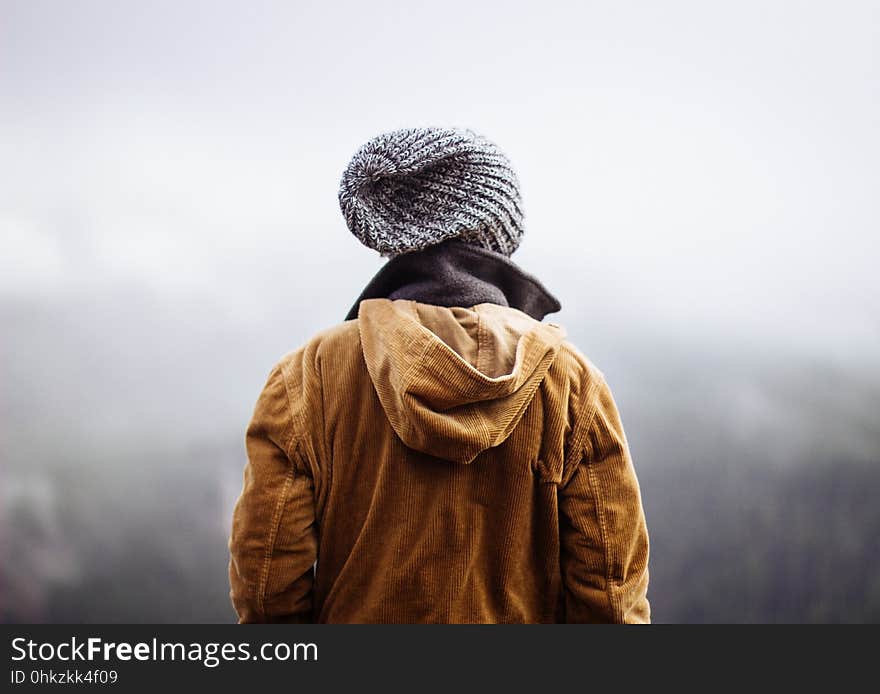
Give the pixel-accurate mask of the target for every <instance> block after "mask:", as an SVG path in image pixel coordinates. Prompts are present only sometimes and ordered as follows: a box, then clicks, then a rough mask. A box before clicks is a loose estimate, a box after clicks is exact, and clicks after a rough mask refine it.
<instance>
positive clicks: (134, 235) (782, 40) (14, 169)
mask: <svg viewBox="0 0 880 694" xmlns="http://www.w3.org/2000/svg"><path fill="white" fill-rule="evenodd" d="M0 8H2V9H0V295H2V296H3V297H5V299H6V300H7V301H13V302H34V301H56V302H57V301H66V300H72V297H87V296H90V295H95V294H101V293H103V294H106V293H108V292H113V291H116V290H117V289H118V288H119V287H127V288H128V289H132V288H133V289H134V290H136V291H141V292H144V293H146V294H148V295H150V296H151V297H153V298H154V299H155V300H156V301H159V302H164V303H166V304H167V305H168V306H169V307H170V306H179V305H181V304H187V305H194V306H198V305H204V306H211V307H214V309H215V310H218V311H222V312H223V315H224V316H226V317H227V318H228V319H229V320H232V321H239V322H241V323H242V324H247V323H248V322H252V321H254V320H257V321H259V320H267V319H271V318H272V317H273V316H274V315H276V314H277V313H280V312H283V311H286V312H287V314H288V315H289V313H290V312H291V311H293V312H296V311H300V310H301V311H303V315H309V316H310V318H309V319H308V321H307V323H306V325H305V326H304V327H303V335H296V336H293V337H295V338H297V339H299V338H301V337H304V336H305V332H306V328H308V330H311V329H312V328H317V327H319V326H320V325H321V324H331V323H333V322H336V321H337V320H339V318H340V317H341V315H344V313H345V310H346V309H347V307H348V305H349V303H350V302H351V299H352V298H353V297H354V296H356V294H357V292H358V291H359V290H360V288H361V286H362V285H363V284H364V283H365V282H366V281H367V279H369V277H370V275H371V274H372V273H373V272H374V271H375V270H376V269H377V268H378V267H379V266H380V263H381V260H380V259H379V258H378V257H377V256H376V254H374V253H373V252H371V251H368V250H367V249H364V248H362V247H360V246H359V245H358V244H357V242H356V241H355V240H354V238H353V237H351V236H350V235H349V234H348V232H347V230H346V229H345V226H344V222H343V220H342V217H341V215H340V213H339V209H338V203H337V200H336V189H337V184H338V180H339V176H340V174H341V172H342V170H343V168H344V166H345V164H346V162H347V161H348V158H349V157H350V155H351V154H352V153H353V152H354V150H355V149H356V148H357V147H358V146H359V145H361V144H362V143H363V142H364V141H366V140H367V139H369V138H370V137H372V136H373V135H375V134H377V133H379V132H382V131H385V130H390V129H394V128H398V127H406V126H418V125H432V124H437V125H444V126H446V125H449V126H463V127H470V128H473V129H475V130H477V131H479V132H482V133H483V134H485V135H487V136H488V137H489V138H490V139H493V140H494V141H495V142H497V143H498V144H499V145H500V146H501V147H502V149H504V150H505V151H506V152H507V153H508V154H509V156H510V157H511V159H512V160H513V162H514V164H515V166H516V168H517V170H518V171H519V174H520V178H521V181H522V187H523V195H524V201H525V206H526V214H527V218H526V224H527V234H526V237H525V241H524V243H523V246H522V248H521V250H520V251H519V252H518V253H517V254H516V256H514V259H515V260H517V261H518V262H520V263H521V264H522V265H523V266H524V267H526V268H527V269H529V270H531V271H533V272H535V273H536V274H538V275H539V276H540V277H541V278H542V279H543V280H544V281H545V283H546V284H547V285H548V286H549V287H550V288H551V289H552V290H554V291H555V292H556V293H557V294H558V295H559V296H560V298H561V299H562V301H563V306H564V310H563V314H562V315H561V316H560V318H561V319H562V321H563V322H565V320H566V319H567V318H568V319H569V320H571V321H573V322H576V321H579V320H581V319H582V318H583V316H597V317H598V318H600V319H603V317H604V319H608V320H620V321H623V322H627V323H631V324H632V325H636V326H637V325H639V324H640V323H641V322H651V323H653V324H655V325H660V326H666V327H667V328H668V329H669V330H670V331H679V332H684V331H687V330H689V329H692V328H695V329H697V330H699V331H707V332H709V333H713V334H717V335H721V336H723V335H731V334H732V335H740V336H743V335H745V336H748V337H749V339H751V337H750V336H752V335H754V336H769V337H772V338H773V339H776V338H778V339H780V340H790V341H792V342H800V343H801V344H803V343H809V344H812V345H814V346H815V348H816V349H817V350H823V349H829V350H837V351H838V352H842V353H848V352H849V351H854V352H863V351H864V352H867V353H871V352H875V351H878V350H876V349H875V348H876V346H877V345H880V313H878V306H880V281H878V278H877V258H878V256H880V253H878V251H880V247H878V246H880V244H878V230H880V209H878V206H880V203H878V194H877V193H878V190H880V180H878V178H880V176H878V161H880V74H878V72H880V71H878V64H880V60H878V59H880V56H878V46H880V4H878V3H876V2H869V1H866V2H833V3H832V2H822V3H815V2H813V3H811V2H767V1H760V2H736V3H732V2H731V3H719V2H662V3H658V2H637V3H632V2H621V1H619V0H615V1H614V2H610V1H609V2H602V3H596V2H568V3H555V2H541V3H532V2H529V3H526V2H523V3H517V2H474V1H473V0H465V1H458V0H455V1H445V2H442V3H441V2H435V3H416V2H410V3H402V2H401V3H392V2H377V1H374V2H314V3H305V2H251V1H248V2H244V1H240V2H207V1H205V2H186V1H181V0H173V1H161V2H157V1H151V2H144V1H143V0H136V1H127V2H121V1H114V2H110V1H106V2H62V1H57V2H45V1H39V0H21V1H18V2H10V1H9V0H0ZM293 346H294V345H291V347H293Z"/></svg>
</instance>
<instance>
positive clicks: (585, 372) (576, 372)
mask: <svg viewBox="0 0 880 694" xmlns="http://www.w3.org/2000/svg"><path fill="white" fill-rule="evenodd" d="M556 361H557V362H558V363H559V365H560V366H561V367H563V369H564V371H565V372H566V374H567V375H568V378H569V381H570V383H571V387H572V391H573V393H580V392H583V393H584V394H586V393H587V392H589V391H590V390H592V389H593V388H594V387H595V386H598V385H599V384H600V383H603V382H604V381H605V374H604V373H602V371H601V369H599V367H597V366H596V364H595V363H593V361H592V359H590V358H589V357H588V356H587V355H585V354H584V353H583V352H581V350H580V349H578V348H577V346H575V344H574V343H572V342H570V341H569V340H563V342H562V344H560V346H559V353H558V354H557V357H556Z"/></svg>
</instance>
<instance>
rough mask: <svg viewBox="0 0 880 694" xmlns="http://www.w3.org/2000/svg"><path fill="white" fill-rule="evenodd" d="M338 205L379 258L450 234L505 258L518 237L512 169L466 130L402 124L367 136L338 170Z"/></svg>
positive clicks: (519, 211)
mask: <svg viewBox="0 0 880 694" xmlns="http://www.w3.org/2000/svg"><path fill="white" fill-rule="evenodd" d="M339 206H340V207H341V208H342V214H343V215H344V216H345V221H346V223H347V224H348V228H349V229H350V230H351V233H353V234H354V235H355V236H357V237H358V239H360V241H361V243H363V244H364V245H365V246H367V247H369V248H372V249H373V250H376V251H379V253H381V254H382V255H383V256H395V255H399V254H401V253H407V252H409V251H415V250H419V249H422V248H426V247H428V246H433V245H435V244H438V243H440V242H441V241H445V240H447V239H452V238H458V239H461V240H462V241H466V242H468V243H472V244H475V245H477V246H482V247H484V248H488V249H490V250H493V251H498V252H499V253H503V254H504V255H510V254H511V253H513V252H514V251H515V250H516V248H517V246H519V242H520V238H521V237H522V234H523V212H522V203H521V201H520V195H519V182H518V181H517V177H516V173H514V171H513V168H512V167H511V165H510V161H509V160H508V159H507V157H506V156H504V154H502V152H501V151H500V150H499V149H498V148H497V147H496V146H495V145H494V144H492V143H491V142H489V141H488V140H487V139H486V138H484V137H482V136H480V135H477V134H476V133H475V132H472V131H471V130H459V129H453V128H407V129H404V130H395V131H394V132H390V133H384V134H382V135H379V136H378V137H376V138H373V139H372V140H370V141H369V142H368V143H367V144H365V145H364V146H363V147H361V148H360V149H359V150H358V151H357V153H355V155H354V157H352V160H351V161H350V162H349V164H348V167H347V168H346V169H345V173H344V174H343V175H342V182H341V183H340V186H339Z"/></svg>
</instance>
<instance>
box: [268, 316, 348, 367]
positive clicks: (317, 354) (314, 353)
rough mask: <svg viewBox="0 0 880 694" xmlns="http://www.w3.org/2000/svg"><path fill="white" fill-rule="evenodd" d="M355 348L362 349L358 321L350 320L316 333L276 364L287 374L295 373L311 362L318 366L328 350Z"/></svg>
mask: <svg viewBox="0 0 880 694" xmlns="http://www.w3.org/2000/svg"><path fill="white" fill-rule="evenodd" d="M355 349H356V350H358V351H360V334H359V332H358V322H357V320H348V321H345V322H344V323H339V324H338V325H334V326H332V327H330V328H326V329H324V330H321V331H320V332H317V333H315V334H314V335H312V337H310V338H309V339H308V340H306V342H304V343H303V344H302V345H300V346H299V347H297V348H296V349H294V350H291V351H290V352H287V353H286V354H284V355H283V356H282V357H281V358H280V359H279V360H278V362H277V363H276V365H275V366H276V368H278V369H281V370H282V371H283V372H284V373H285V374H287V375H293V372H294V371H297V370H299V371H301V370H303V369H304V368H306V367H307V365H308V363H309V362H311V365H313V366H316V365H317V364H316V362H318V361H320V359H321V357H322V356H324V354H325V353H327V352H328V351H330V352H333V353H337V354H338V353H345V351H346V350H348V351H351V350H355Z"/></svg>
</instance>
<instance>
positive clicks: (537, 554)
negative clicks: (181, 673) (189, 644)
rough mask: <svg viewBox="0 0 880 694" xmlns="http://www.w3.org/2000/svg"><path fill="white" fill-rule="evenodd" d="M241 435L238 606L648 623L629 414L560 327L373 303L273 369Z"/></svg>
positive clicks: (293, 613) (337, 615) (257, 612)
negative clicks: (623, 415) (244, 453)
mask: <svg viewBox="0 0 880 694" xmlns="http://www.w3.org/2000/svg"><path fill="white" fill-rule="evenodd" d="M247 446H248V458H249V462H248V465H247V468H246V470H245V485H244V489H243V492H242V496H241V498H240V499H239V502H238V504H237V506H236V510H235V515H234V521H233V532H232V537H231V541H230V549H231V555H232V561H231V563H230V581H231V585H232V599H233V603H234V605H235V607H236V610H237V611H238V614H239V618H240V620H241V621H243V622H261V621H270V622H273V621H275V622H277V621H282V622H297V621H299V622H309V621H315V622H346V623H350V622H394V623H424V622H428V623H433V622H443V623H447V622H451V623H458V622H528V623H534V622H560V621H571V622H645V621H648V620H649V616H650V611H649V605H648V601H647V598H646V591H647V580H648V573H647V561H648V536H647V531H646V527H645V519H644V514H643V512H642V506H641V499H640V494H639V488H638V482H637V479H636V476H635V471H634V469H633V466H632V461H631V459H630V456H629V451H628V448H627V445H626V439H625V436H624V433H623V428H622V425H621V422H620V418H619V415H618V412H617V409H616V407H615V405H614V400H613V398H612V396H611V393H610V390H609V389H608V386H607V384H606V383H605V380H604V378H603V376H602V374H601V373H600V372H599V371H598V370H597V369H596V368H595V367H594V366H593V365H592V364H591V363H590V362H589V361H588V360H587V359H586V358H585V357H584V356H583V355H581V354H580V353H579V352H578V351H577V350H576V349H575V348H574V347H573V346H572V345H571V344H570V343H568V342H567V341H565V340H564V339H563V334H562V331H561V330H560V329H559V328H558V327H555V326H553V325H550V324H543V323H540V322H538V321H535V320H534V319H532V318H530V317H529V316H527V315H525V314H523V313H521V312H519V311H517V310H515V309H511V308H508V307H503V306H497V305H492V304H482V305H479V306H476V307H472V308H443V307H439V306H432V305H428V304H420V303H417V302H414V301H406V300H399V301H389V300H387V299H372V300H367V301H364V302H363V303H362V304H361V311H360V315H359V318H358V320H356V321H347V322H346V323H343V324H342V325H340V326H338V327H335V328H332V329H330V330H327V331H324V332H322V333H320V334H319V335H317V336H316V337H314V338H313V339H312V340H310V341H309V342H308V343H307V344H306V345H305V346H304V347H302V348H301V349H299V350H297V351H295V352H293V353H291V354H289V355H288V356H286V357H285V358H284V359H282V360H281V362H280V363H279V364H278V365H277V366H276V368H275V369H273V370H272V373H271V374H270V376H269V379H268V381H267V383H266V386H265V388H264V390H263V392H262V394H261V396H260V398H259V401H258V402H257V406H256V408H255V411H254V415H253V418H252V420H251V423H250V426H249V428H248V435H247ZM315 561H317V572H316V573H313V565H314V563H315Z"/></svg>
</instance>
